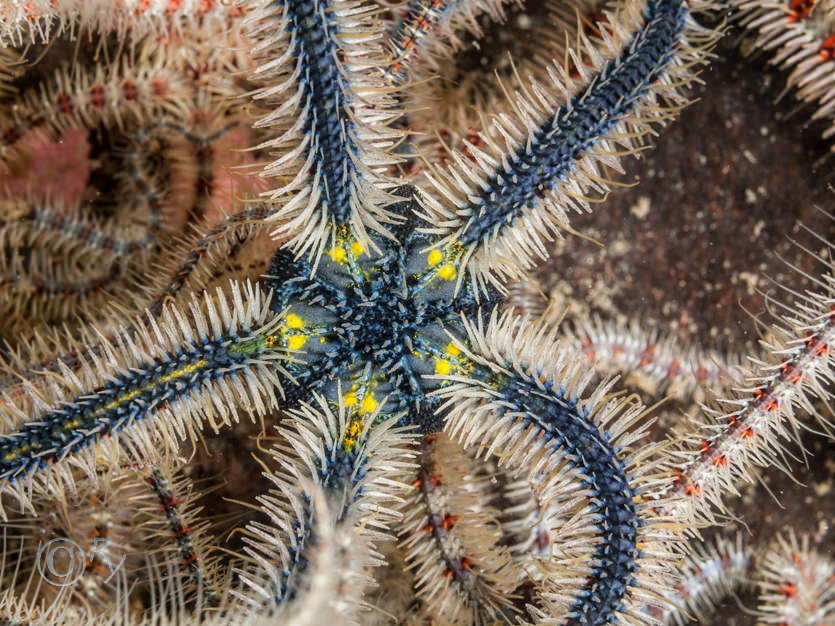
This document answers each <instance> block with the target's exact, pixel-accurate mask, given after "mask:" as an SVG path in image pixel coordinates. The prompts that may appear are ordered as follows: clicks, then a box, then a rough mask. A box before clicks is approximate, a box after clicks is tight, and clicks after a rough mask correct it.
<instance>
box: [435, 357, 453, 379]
mask: <svg viewBox="0 0 835 626" xmlns="http://www.w3.org/2000/svg"><path fill="white" fill-rule="evenodd" d="M451 371H452V365H450V363H449V361H446V360H444V359H435V373H436V374H440V375H441V376H446V375H447V374H449V373H450V372H451Z"/></svg>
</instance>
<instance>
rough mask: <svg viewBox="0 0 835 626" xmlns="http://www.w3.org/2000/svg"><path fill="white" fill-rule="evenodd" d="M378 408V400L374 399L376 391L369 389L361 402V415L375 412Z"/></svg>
mask: <svg viewBox="0 0 835 626" xmlns="http://www.w3.org/2000/svg"><path fill="white" fill-rule="evenodd" d="M376 408H377V400H375V399H374V392H373V391H369V392H368V393H367V394H366V395H365V397H364V398H363V399H362V402H361V403H360V415H366V414H368V413H373V412H374V409H376Z"/></svg>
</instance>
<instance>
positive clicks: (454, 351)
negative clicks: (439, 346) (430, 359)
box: [446, 342, 461, 356]
mask: <svg viewBox="0 0 835 626" xmlns="http://www.w3.org/2000/svg"><path fill="white" fill-rule="evenodd" d="M446 353H447V354H449V355H452V356H458V355H459V354H461V350H460V349H459V348H458V346H456V345H455V344H454V343H452V342H450V343H449V344H448V345H447V347H446Z"/></svg>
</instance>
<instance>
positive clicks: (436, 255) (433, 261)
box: [426, 248, 444, 267]
mask: <svg viewBox="0 0 835 626" xmlns="http://www.w3.org/2000/svg"><path fill="white" fill-rule="evenodd" d="M443 258H444V255H443V254H442V253H441V251H440V250H438V249H437V248H435V249H434V250H432V251H431V252H430V253H429V256H428V257H426V262H427V263H428V264H429V267H435V266H436V265H437V264H438V263H440V262H441V259H443Z"/></svg>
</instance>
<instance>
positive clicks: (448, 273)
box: [438, 263, 456, 280]
mask: <svg viewBox="0 0 835 626" xmlns="http://www.w3.org/2000/svg"><path fill="white" fill-rule="evenodd" d="M455 273H456V272H455V266H454V265H453V264H452V263H447V264H446V265H444V266H443V267H441V269H439V270H438V276H440V277H441V278H443V279H444V280H452V279H453V278H455Z"/></svg>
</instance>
